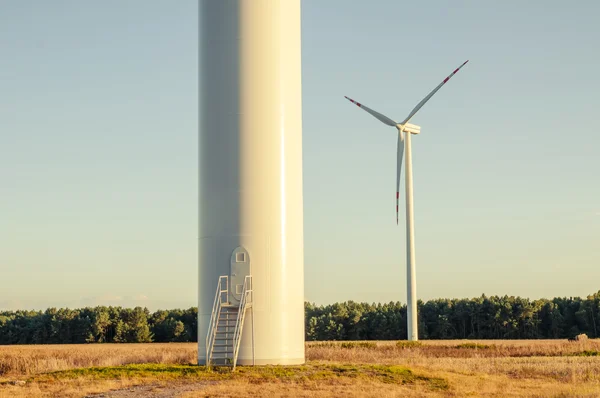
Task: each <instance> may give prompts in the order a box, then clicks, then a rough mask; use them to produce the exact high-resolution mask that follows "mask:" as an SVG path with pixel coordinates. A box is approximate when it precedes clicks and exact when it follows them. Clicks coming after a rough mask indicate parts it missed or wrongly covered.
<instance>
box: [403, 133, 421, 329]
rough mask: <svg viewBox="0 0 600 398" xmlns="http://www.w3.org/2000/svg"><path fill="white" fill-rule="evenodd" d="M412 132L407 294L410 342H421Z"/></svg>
mask: <svg viewBox="0 0 600 398" xmlns="http://www.w3.org/2000/svg"><path fill="white" fill-rule="evenodd" d="M411 135H412V134H411V133H410V132H406V133H405V136H404V146H405V148H404V152H405V153H406V154H405V157H404V159H405V163H406V164H405V168H406V171H405V173H406V178H405V181H406V293H407V296H408V298H407V306H406V316H407V318H408V340H412V341H417V340H419V322H418V320H417V274H416V260H415V219H414V208H413V178H412V151H411V145H410V142H411V139H410V136H411Z"/></svg>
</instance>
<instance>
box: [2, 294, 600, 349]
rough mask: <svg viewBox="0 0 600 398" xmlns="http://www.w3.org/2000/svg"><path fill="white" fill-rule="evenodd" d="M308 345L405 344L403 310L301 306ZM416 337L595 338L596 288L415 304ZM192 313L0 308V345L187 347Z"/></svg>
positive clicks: (396, 306) (598, 332)
mask: <svg viewBox="0 0 600 398" xmlns="http://www.w3.org/2000/svg"><path fill="white" fill-rule="evenodd" d="M304 308H305V322H306V323H305V331H306V340H403V339H406V338H407V330H406V305H404V304H401V303H399V302H390V303H386V304H368V303H356V302H353V301H348V302H344V303H336V304H332V305H324V306H323V305H315V304H312V303H305V307H304ZM418 315H419V337H420V338H422V339H557V338H568V337H573V336H576V335H578V334H580V333H585V334H587V335H588V336H589V337H591V338H598V337H600V291H599V292H598V293H595V294H593V295H590V296H588V297H586V298H579V297H570V298H554V299H552V300H547V299H539V300H530V299H526V298H521V297H514V296H502V297H501V296H491V297H487V296H485V295H482V296H481V297H477V298H472V299H436V300H430V301H426V302H423V301H421V300H419V302H418ZM197 316H198V310H197V308H195V307H192V308H189V309H187V310H158V311H155V312H152V313H151V312H150V311H148V309H146V308H141V307H136V308H133V309H131V308H122V307H105V306H99V307H93V308H90V307H88V308H82V309H68V308H64V309H56V308H49V309H47V310H45V311H0V344H83V343H149V342H191V341H197V340H198V332H197Z"/></svg>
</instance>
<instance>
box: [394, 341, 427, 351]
mask: <svg viewBox="0 0 600 398" xmlns="http://www.w3.org/2000/svg"><path fill="white" fill-rule="evenodd" d="M422 345H423V343H421V342H420V341H407V340H400V341H398V342H396V347H398V348H402V349H405V348H418V347H421V346H422Z"/></svg>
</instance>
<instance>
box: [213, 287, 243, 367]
mask: <svg viewBox="0 0 600 398" xmlns="http://www.w3.org/2000/svg"><path fill="white" fill-rule="evenodd" d="M252 292H253V291H252V276H250V275H248V276H246V277H245V278H244V285H243V288H242V292H241V297H240V300H239V303H230V302H229V277H228V276H226V275H225V276H220V277H219V282H218V284H217V292H216V294H215V301H214V303H213V310H212V314H211V319H210V323H209V325H208V333H207V335H206V366H208V367H210V366H231V367H232V370H235V366H236V365H237V358H238V353H239V349H240V342H241V341H242V331H243V330H244V319H245V317H246V310H248V309H249V308H251V307H252ZM253 351H254V349H253Z"/></svg>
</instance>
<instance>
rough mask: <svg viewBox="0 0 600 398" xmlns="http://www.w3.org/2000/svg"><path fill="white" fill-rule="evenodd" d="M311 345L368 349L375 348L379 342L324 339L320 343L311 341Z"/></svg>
mask: <svg viewBox="0 0 600 398" xmlns="http://www.w3.org/2000/svg"><path fill="white" fill-rule="evenodd" d="M311 347H320V348H346V349H352V348H366V349H371V350H372V349H375V348H377V343H376V342H374V341H343V342H334V341H322V342H318V343H311Z"/></svg>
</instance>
